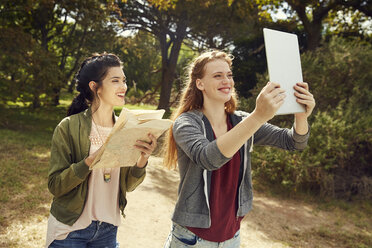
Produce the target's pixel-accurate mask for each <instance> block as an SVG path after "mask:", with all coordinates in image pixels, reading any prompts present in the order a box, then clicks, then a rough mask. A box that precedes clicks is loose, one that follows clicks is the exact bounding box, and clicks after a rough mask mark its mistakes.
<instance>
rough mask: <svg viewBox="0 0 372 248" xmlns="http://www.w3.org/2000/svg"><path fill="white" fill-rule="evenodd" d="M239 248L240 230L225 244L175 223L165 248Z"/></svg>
mask: <svg viewBox="0 0 372 248" xmlns="http://www.w3.org/2000/svg"><path fill="white" fill-rule="evenodd" d="M190 247H193V248H239V247H240V230H239V231H237V232H236V233H235V235H234V237H233V238H231V239H229V240H226V241H224V242H212V241H208V240H204V239H202V238H200V237H198V236H196V235H195V234H194V233H193V232H191V231H190V230H188V229H187V228H186V227H183V226H180V225H178V224H176V223H173V226H172V231H171V233H170V234H169V236H168V239H167V241H166V243H165V245H164V248H190Z"/></svg>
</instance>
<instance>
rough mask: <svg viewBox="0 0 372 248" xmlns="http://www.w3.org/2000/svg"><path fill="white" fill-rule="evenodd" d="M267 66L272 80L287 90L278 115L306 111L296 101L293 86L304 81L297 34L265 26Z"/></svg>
mask: <svg viewBox="0 0 372 248" xmlns="http://www.w3.org/2000/svg"><path fill="white" fill-rule="evenodd" d="M263 32H264V39H265V49H266V59H267V68H268V71H269V78H270V81H271V82H276V83H279V84H280V87H281V88H284V89H285V91H286V98H285V100H284V104H283V105H282V106H281V107H280V108H279V110H278V111H277V112H276V114H277V115H284V114H293V113H300V112H305V108H304V106H303V105H302V104H299V103H297V102H296V97H295V96H294V92H295V90H294V89H293V86H294V85H295V84H296V83H298V82H302V81H303V79H302V69H301V59H300V51H299V47H298V40H297V35H295V34H290V33H286V32H281V31H276V30H272V29H267V28H264V30H263Z"/></svg>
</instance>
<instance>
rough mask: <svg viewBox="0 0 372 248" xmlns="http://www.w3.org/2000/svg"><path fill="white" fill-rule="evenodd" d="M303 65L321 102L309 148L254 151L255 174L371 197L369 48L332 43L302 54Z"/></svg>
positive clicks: (297, 185) (371, 59)
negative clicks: (303, 149)
mask: <svg viewBox="0 0 372 248" xmlns="http://www.w3.org/2000/svg"><path fill="white" fill-rule="evenodd" d="M302 64H303V71H304V79H305V81H307V82H309V84H310V90H311V92H312V93H313V94H314V97H315V99H316V102H317V106H316V109H315V111H314V114H313V115H312V117H311V120H310V125H311V136H310V140H309V145H308V148H307V149H305V151H303V152H296V153H292V152H286V151H281V150H278V149H272V148H267V147H266V148H256V151H257V152H256V153H255V156H256V157H255V163H254V166H253V167H254V169H255V176H257V178H261V179H263V180H264V181H265V180H266V181H267V182H271V183H278V184H281V185H282V186H283V187H284V188H286V189H287V190H288V189H289V190H292V191H294V190H297V189H299V188H305V189H308V190H312V191H313V192H317V193H321V194H324V195H330V196H336V197H343V198H349V197H353V196H355V195H358V196H359V197H367V198H371V199H372V166H371V162H370V161H372V157H371V154H372V130H371V123H372V110H371V108H370V106H371V104H372V94H371V92H372V85H371V83H370V82H371V80H372V72H371V70H369V69H368V68H371V66H372V46H371V44H368V43H361V42H358V41H352V42H351V41H347V40H344V39H341V38H337V39H332V40H331V42H330V43H329V44H327V45H326V46H324V47H322V48H321V49H318V50H316V51H314V52H306V53H305V54H303V56H302ZM263 77H264V76H263ZM262 87H263V83H260V84H259V85H257V87H256V88H255V89H254V90H253V92H254V93H253V95H254V96H256V95H257V94H258V92H259V89H260V88H262ZM251 105H252V103H251V104H250V106H251ZM275 119H276V120H274V122H275V123H278V122H282V123H281V124H280V125H281V126H283V125H287V126H288V125H289V124H290V123H291V122H292V117H291V118H284V122H283V118H279V119H278V118H275ZM284 123H286V124H284Z"/></svg>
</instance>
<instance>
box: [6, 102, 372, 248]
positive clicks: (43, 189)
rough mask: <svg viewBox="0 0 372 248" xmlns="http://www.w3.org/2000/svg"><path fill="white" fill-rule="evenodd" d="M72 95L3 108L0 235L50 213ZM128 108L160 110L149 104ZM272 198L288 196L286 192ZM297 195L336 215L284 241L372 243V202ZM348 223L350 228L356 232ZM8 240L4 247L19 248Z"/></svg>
mask: <svg viewBox="0 0 372 248" xmlns="http://www.w3.org/2000/svg"><path fill="white" fill-rule="evenodd" d="M68 99H69V98H65V99H63V104H62V105H61V106H59V107H43V108H41V109H37V110H32V109H30V108H26V107H22V106H20V105H13V106H9V107H8V108H0V117H1V118H0V137H2V142H0V161H1V166H0V188H1V191H0V236H1V235H3V236H4V237H5V236H7V233H6V232H7V227H9V226H10V225H11V223H12V222H21V223H28V222H32V221H31V220H33V219H38V218H41V219H46V218H47V216H48V214H49V204H50V202H51V199H52V196H51V194H50V193H49V192H48V190H47V175H48V166H49V165H48V163H49V157H50V142H51V138H52V134H53V130H54V128H55V126H56V125H57V124H58V122H59V121H60V120H61V119H62V118H63V117H65V114H66V108H67V105H68V104H69V100H68ZM125 107H127V108H129V109H155V108H156V106H149V105H135V106H133V105H126V106H125ZM116 111H120V108H117V109H116ZM255 185H260V182H257V183H256V184H255ZM265 192H267V191H265ZM270 197H275V198H281V197H282V198H286V196H283V195H275V196H273V195H272V196H270ZM293 198H294V199H295V200H298V201H299V204H301V202H304V201H305V202H311V203H312V204H315V205H316V206H317V208H316V209H315V211H319V212H324V211H325V212H327V213H329V214H332V216H333V219H332V221H330V223H329V224H327V225H324V226H320V227H318V228H314V229H311V230H307V231H298V232H294V231H290V227H285V228H286V229H288V228H289V230H287V231H288V232H292V233H290V235H289V239H288V240H285V241H283V242H286V243H288V244H290V245H291V246H292V247H353V248H365V247H372V232H371V230H372V217H371V213H372V203H371V202H368V201H362V200H361V201H353V202H348V201H342V200H334V199H322V200H319V197H315V196H314V197H308V198H306V197H305V198H304V197H303V196H301V195H300V194H298V195H297V196H296V197H293ZM345 226H350V227H351V228H352V232H349V231H347V229H345ZM13 235H15V234H13ZM0 239H1V238H0ZM305 241H306V242H307V244H312V245H311V246H304V245H303V243H302V242H305ZM7 242H8V241H7ZM9 242H12V241H9ZM9 242H8V243H6V244H5V247H16V244H12V243H9ZM1 245H2V243H1V242H0V246H1Z"/></svg>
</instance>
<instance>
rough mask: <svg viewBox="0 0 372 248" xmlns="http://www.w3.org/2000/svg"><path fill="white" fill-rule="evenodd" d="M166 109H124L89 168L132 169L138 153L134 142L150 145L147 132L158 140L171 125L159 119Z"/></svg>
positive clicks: (168, 121)
mask: <svg viewBox="0 0 372 248" xmlns="http://www.w3.org/2000/svg"><path fill="white" fill-rule="evenodd" d="M164 112H165V110H129V109H126V108H123V109H122V110H121V113H120V115H119V118H118V119H117V120H116V123H115V125H114V127H113V128H112V131H111V133H110V134H109V136H108V137H107V139H106V142H105V143H104V144H103V147H102V149H101V150H100V152H99V154H97V156H96V158H95V160H94V161H93V164H92V165H91V166H90V169H98V168H115V167H124V166H133V165H135V164H136V162H137V160H138V158H139V157H140V155H141V152H140V151H139V150H138V149H136V148H135V147H134V145H135V144H136V141H137V140H143V141H146V142H150V141H151V140H150V138H149V137H148V133H151V134H152V135H154V136H155V137H156V138H159V137H160V136H161V135H162V134H163V133H164V132H165V131H167V130H168V129H169V128H170V126H171V124H172V123H173V122H172V121H171V120H168V119H161V118H162V117H163V115H164Z"/></svg>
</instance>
